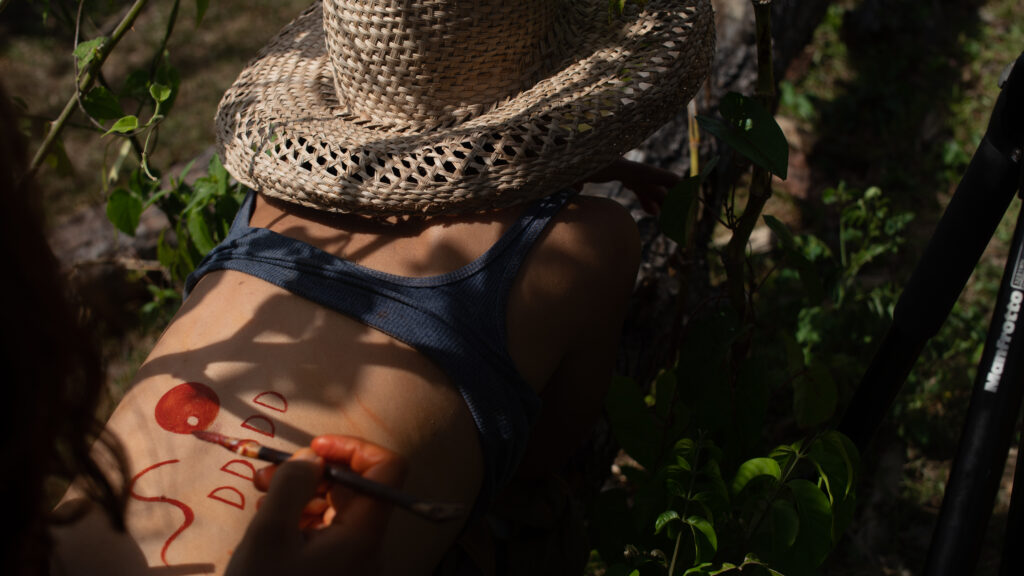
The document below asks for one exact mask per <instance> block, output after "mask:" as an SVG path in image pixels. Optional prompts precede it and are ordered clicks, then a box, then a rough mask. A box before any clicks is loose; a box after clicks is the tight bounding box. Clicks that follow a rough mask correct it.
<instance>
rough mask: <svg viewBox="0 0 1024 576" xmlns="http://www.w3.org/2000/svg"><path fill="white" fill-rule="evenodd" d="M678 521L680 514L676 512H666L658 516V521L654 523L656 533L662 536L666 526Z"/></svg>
mask: <svg viewBox="0 0 1024 576" xmlns="http://www.w3.org/2000/svg"><path fill="white" fill-rule="evenodd" d="M678 520H679V513H678V512H676V511H675V510H665V511H664V512H662V513H661V514H658V519H657V520H655V521H654V533H655V534H660V533H661V531H662V530H663V529H665V527H666V526H668V525H669V524H671V523H672V522H675V521H678Z"/></svg>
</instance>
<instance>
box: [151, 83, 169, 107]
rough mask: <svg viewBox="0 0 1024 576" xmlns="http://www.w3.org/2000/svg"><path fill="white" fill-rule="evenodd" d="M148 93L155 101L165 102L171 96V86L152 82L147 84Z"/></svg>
mask: <svg viewBox="0 0 1024 576" xmlns="http://www.w3.org/2000/svg"><path fill="white" fill-rule="evenodd" d="M149 95H150V96H151V97H152V98H153V100H155V101H157V102H166V101H167V100H168V99H169V98H170V97H171V87H170V86H165V85H163V84H159V83H153V84H151V85H150V86H149Z"/></svg>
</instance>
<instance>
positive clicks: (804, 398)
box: [793, 362, 839, 429]
mask: <svg viewBox="0 0 1024 576" xmlns="http://www.w3.org/2000/svg"><path fill="white" fill-rule="evenodd" d="M838 398H839V391H838V390H837V389H836V383H835V381H834V380H833V379H832V374H831V372H829V370H828V368H826V367H825V365H824V364H821V363H819V362H812V363H811V365H810V366H808V367H807V370H805V371H804V372H803V373H801V374H800V375H798V376H797V377H796V378H794V379H793V415H794V416H795V417H796V423H797V426H799V427H801V428H805V429H806V428H812V427H814V426H817V425H819V424H822V423H824V422H825V421H827V420H828V419H829V418H831V417H832V415H833V414H834V413H835V411H836V404H837V403H838Z"/></svg>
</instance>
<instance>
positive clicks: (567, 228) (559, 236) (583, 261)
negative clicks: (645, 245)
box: [540, 195, 640, 282]
mask: <svg viewBox="0 0 1024 576" xmlns="http://www.w3.org/2000/svg"><path fill="white" fill-rule="evenodd" d="M540 249H541V250H553V251H558V252H562V253H564V254H566V255H570V254H571V255H572V256H573V258H574V260H576V261H577V262H578V263H579V264H580V266H579V267H578V269H577V271H583V272H588V274H587V276H589V275H590V274H599V275H603V276H605V277H607V276H609V275H612V276H615V275H623V274H625V275H628V276H630V278H629V281H630V282H632V280H633V278H632V275H634V274H635V273H636V267H637V265H638V263H639V259H640V235H639V232H638V231H637V227H636V223H635V222H634V221H633V217H632V216H631V215H630V214H629V211H628V210H627V209H626V208H625V207H624V206H622V205H621V204H619V203H618V202H616V201H614V200H611V199H608V198H600V197H595V196H582V195H581V196H577V197H575V198H573V199H572V200H571V201H570V202H569V203H568V204H567V205H566V207H565V208H564V209H563V210H561V211H560V212H559V213H558V215H557V216H556V217H555V218H554V220H553V222H552V225H551V228H550V233H549V235H548V237H547V238H546V239H544V241H543V242H542V243H541V246H540ZM582 279H584V280H586V279H588V278H582ZM590 279H592V277H590Z"/></svg>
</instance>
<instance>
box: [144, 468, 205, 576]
mask: <svg viewBox="0 0 1024 576" xmlns="http://www.w3.org/2000/svg"><path fill="white" fill-rule="evenodd" d="M176 462H177V460H167V461H165V462H158V463H156V464H153V465H152V466H150V467H149V468H146V469H145V470H143V471H142V472H139V473H138V474H136V475H135V477H134V478H132V479H131V482H129V483H128V494H129V495H130V496H131V497H132V498H135V499H136V500H141V501H143V502H162V503H164V504H170V505H172V506H176V507H177V508H178V509H179V510H181V513H182V514H184V515H185V521H184V522H182V523H181V526H179V527H178V529H177V530H175V531H174V533H173V534H171V536H170V538H168V539H167V540H165V541H164V546H163V548H161V549H160V560H162V561H163V563H164V566H170V563H168V562H167V549H168V548H170V546H171V542H174V539H175V538H177V537H178V535H180V534H181V533H182V532H184V531H185V529H186V528H188V527H189V526H191V525H192V522H193V521H195V518H196V515H195V513H194V512H192V509H191V508H189V507H188V506H187V505H186V504H185V503H184V502H181V501H178V500H173V499H171V498H168V497H166V496H140V495H138V494H136V493H135V483H136V482H138V481H139V478H142V476H143V475H144V474H147V473H149V472H151V471H153V470H156V469H157V468H159V467H161V466H163V465H165V464H174V463H176Z"/></svg>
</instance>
